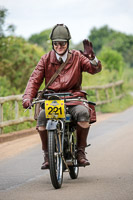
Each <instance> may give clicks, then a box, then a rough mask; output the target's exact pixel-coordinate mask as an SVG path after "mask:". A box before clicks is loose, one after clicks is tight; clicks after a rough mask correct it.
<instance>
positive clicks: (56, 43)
mask: <svg viewBox="0 0 133 200" xmlns="http://www.w3.org/2000/svg"><path fill="white" fill-rule="evenodd" d="M66 44H67V42H65V41H63V42H53V45H54V46H56V47H57V46H59V45H60V46H61V47H64V46H65V45H66Z"/></svg>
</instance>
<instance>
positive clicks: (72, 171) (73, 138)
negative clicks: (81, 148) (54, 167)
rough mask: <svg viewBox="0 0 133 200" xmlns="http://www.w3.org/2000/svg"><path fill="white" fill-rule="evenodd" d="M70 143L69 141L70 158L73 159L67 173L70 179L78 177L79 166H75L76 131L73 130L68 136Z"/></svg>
mask: <svg viewBox="0 0 133 200" xmlns="http://www.w3.org/2000/svg"><path fill="white" fill-rule="evenodd" d="M70 140H71V141H70V143H71V155H72V160H73V165H72V166H69V170H70V172H69V174H70V177H71V178H72V179H76V178H78V173H79V167H78V166H77V164H78V163H77V156H76V152H77V146H76V145H77V137H76V132H73V133H72V135H71V138H70Z"/></svg>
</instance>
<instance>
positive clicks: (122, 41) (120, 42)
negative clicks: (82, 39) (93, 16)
mask: <svg viewBox="0 0 133 200" xmlns="http://www.w3.org/2000/svg"><path fill="white" fill-rule="evenodd" d="M88 38H89V40H90V41H91V42H92V43H93V46H94V51H95V52H96V53H98V52H100V51H101V50H102V48H103V47H108V48H111V49H112V50H116V51H118V52H119V53H121V55H122V56H123V58H124V62H125V63H127V64H128V65H129V66H130V67H133V56H132V52H133V35H126V34H124V33H121V32H118V31H115V30H112V29H110V28H108V26H103V27H102V28H100V29H96V28H93V29H92V30H91V32H90V35H89V36H88Z"/></svg>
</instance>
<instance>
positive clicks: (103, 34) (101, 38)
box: [88, 25, 114, 53]
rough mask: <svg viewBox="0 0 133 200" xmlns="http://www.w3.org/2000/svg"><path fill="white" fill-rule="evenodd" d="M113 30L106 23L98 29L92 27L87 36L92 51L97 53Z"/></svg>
mask: <svg viewBox="0 0 133 200" xmlns="http://www.w3.org/2000/svg"><path fill="white" fill-rule="evenodd" d="M113 32H114V31H113V30H112V29H110V28H109V27H108V26H107V25H106V26H103V27H101V28H100V29H97V28H95V27H94V28H93V29H92V30H91V32H90V35H89V36H88V38H89V40H90V41H91V42H92V43H93V47H94V51H95V52H96V53H98V52H99V51H100V50H101V48H102V47H103V45H104V44H105V42H106V39H107V38H108V37H109V36H110V35H111V34H112V33H113Z"/></svg>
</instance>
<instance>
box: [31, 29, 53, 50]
mask: <svg viewBox="0 0 133 200" xmlns="http://www.w3.org/2000/svg"><path fill="white" fill-rule="evenodd" d="M50 33H51V29H47V30H45V31H42V32H41V33H39V34H33V35H31V37H30V38H29V42H30V43H32V44H37V45H39V46H41V47H42V48H43V49H44V51H45V52H48V51H50V50H51V40H50V39H49V35H50Z"/></svg>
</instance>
